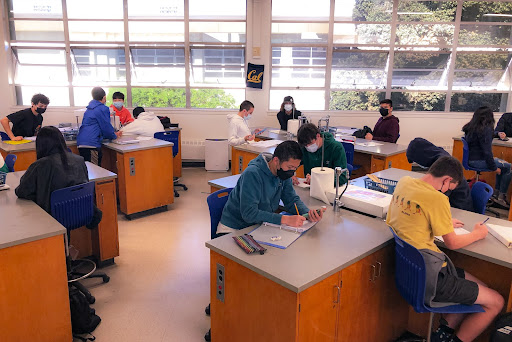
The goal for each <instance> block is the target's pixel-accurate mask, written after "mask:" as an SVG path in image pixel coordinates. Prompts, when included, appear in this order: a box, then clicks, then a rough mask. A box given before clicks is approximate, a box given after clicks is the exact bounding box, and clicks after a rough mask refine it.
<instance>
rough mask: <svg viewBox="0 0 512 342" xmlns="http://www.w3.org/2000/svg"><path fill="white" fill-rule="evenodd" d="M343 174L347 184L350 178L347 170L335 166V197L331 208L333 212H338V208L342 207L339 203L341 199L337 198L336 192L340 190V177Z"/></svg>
mask: <svg viewBox="0 0 512 342" xmlns="http://www.w3.org/2000/svg"><path fill="white" fill-rule="evenodd" d="M343 172H345V173H346V174H347V182H348V179H349V177H350V174H349V172H348V169H342V168H341V167H339V166H337V167H336V168H335V169H334V174H335V175H336V197H334V201H333V204H332V208H333V210H334V211H340V207H341V206H342V205H343V203H341V199H340V198H339V197H338V192H339V189H340V176H341V174H342V173H343Z"/></svg>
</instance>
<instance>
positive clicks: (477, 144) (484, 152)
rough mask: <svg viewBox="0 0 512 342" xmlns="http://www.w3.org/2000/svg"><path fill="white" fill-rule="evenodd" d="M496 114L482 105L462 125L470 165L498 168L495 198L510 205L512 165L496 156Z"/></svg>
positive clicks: (502, 203)
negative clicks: (493, 142) (493, 143)
mask: <svg viewBox="0 0 512 342" xmlns="http://www.w3.org/2000/svg"><path fill="white" fill-rule="evenodd" d="M493 128H494V115H493V113H492V110H491V108H489V107H480V108H478V109H477V110H476V111H475V113H474V114H473V118H471V121H470V122H468V123H467V124H465V125H464V127H462V131H463V132H464V134H465V138H466V141H467V142H468V148H469V160H468V164H469V166H472V167H474V168H478V169H489V170H492V171H494V170H496V185H495V189H494V193H493V195H492V196H493V200H494V201H495V202H496V203H498V204H499V205H501V206H503V207H509V206H510V205H509V203H508V202H507V191H508V187H509V185H510V181H511V179H512V173H511V172H510V168H511V165H510V163H507V162H506V161H504V160H503V159H499V158H494V156H493V154H492V139H493V134H494V131H493Z"/></svg>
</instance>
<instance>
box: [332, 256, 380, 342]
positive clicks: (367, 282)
mask: <svg viewBox="0 0 512 342" xmlns="http://www.w3.org/2000/svg"><path fill="white" fill-rule="evenodd" d="M376 272H377V270H376V265H375V256H374V254H371V255H369V256H367V257H366V258H364V259H362V260H360V261H358V262H356V263H355V264H352V265H350V266H349V267H347V268H345V269H343V270H342V271H341V280H342V286H341V296H340V305H339V306H340V307H339V313H338V325H337V341H338V342H353V341H380V338H379V337H378V336H379V334H380V332H378V331H377V329H376V328H377V322H378V320H379V311H378V305H379V296H380V294H379V293H378V291H377V286H376V284H375V275H376ZM386 321H388V320H386Z"/></svg>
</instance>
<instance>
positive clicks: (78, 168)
mask: <svg viewBox="0 0 512 342" xmlns="http://www.w3.org/2000/svg"><path fill="white" fill-rule="evenodd" d="M107 110H108V109H107ZM36 155H37V160H36V161H35V162H34V163H32V164H31V165H30V166H29V167H28V169H27V171H26V172H25V174H24V175H23V176H22V177H21V179H20V185H19V186H18V187H17V188H16V190H15V192H16V195H17V196H18V197H19V198H24V199H29V200H32V201H34V202H36V203H37V205H39V206H40V207H41V208H43V209H44V210H45V211H46V212H48V213H50V212H51V207H50V197H51V194H52V192H53V191H55V190H58V189H62V188H67V187H69V186H73V185H77V184H82V183H86V182H88V181H89V176H88V173H87V167H86V166H85V162H84V158H82V157H80V156H77V155H76V154H73V153H70V152H68V151H67V146H66V142H65V140H64V137H63V136H62V133H61V132H60V131H59V130H58V129H57V128H55V127H53V126H47V127H43V128H41V130H40V131H39V134H38V135H37V139H36Z"/></svg>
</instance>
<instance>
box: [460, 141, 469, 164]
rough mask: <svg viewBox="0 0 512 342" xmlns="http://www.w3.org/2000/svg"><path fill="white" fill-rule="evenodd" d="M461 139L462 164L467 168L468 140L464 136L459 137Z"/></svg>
mask: <svg viewBox="0 0 512 342" xmlns="http://www.w3.org/2000/svg"><path fill="white" fill-rule="evenodd" d="M461 140H462V166H463V167H464V168H465V169H466V170H469V146H468V142H467V141H466V139H465V138H464V137H462V138H461Z"/></svg>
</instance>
